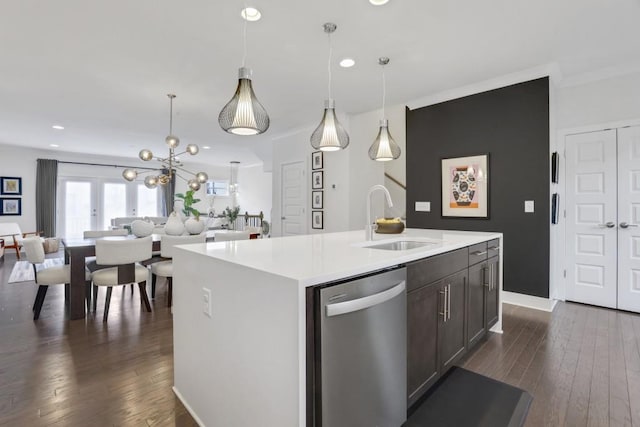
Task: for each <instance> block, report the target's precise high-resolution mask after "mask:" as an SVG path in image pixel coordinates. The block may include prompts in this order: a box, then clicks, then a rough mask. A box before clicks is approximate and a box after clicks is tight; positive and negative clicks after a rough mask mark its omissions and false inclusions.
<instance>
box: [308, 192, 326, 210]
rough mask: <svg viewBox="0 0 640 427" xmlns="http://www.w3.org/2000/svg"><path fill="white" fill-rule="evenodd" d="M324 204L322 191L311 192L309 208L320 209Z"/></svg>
mask: <svg viewBox="0 0 640 427" xmlns="http://www.w3.org/2000/svg"><path fill="white" fill-rule="evenodd" d="M323 205H324V191H322V190H320V191H312V192H311V208H313V209H322V208H323Z"/></svg>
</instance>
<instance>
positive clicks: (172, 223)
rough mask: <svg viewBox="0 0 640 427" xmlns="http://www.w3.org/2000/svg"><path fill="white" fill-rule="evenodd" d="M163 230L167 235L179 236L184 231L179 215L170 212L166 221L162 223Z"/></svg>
mask: <svg viewBox="0 0 640 427" xmlns="http://www.w3.org/2000/svg"><path fill="white" fill-rule="evenodd" d="M164 232H165V233H166V234H168V235H169V236H180V235H182V233H183V232H184V224H183V223H182V220H181V219H180V217H179V216H177V215H176V214H175V212H172V213H171V215H169V219H168V220H167V223H166V224H165V225H164Z"/></svg>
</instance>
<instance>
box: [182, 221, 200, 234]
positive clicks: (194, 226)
mask: <svg viewBox="0 0 640 427" xmlns="http://www.w3.org/2000/svg"><path fill="white" fill-rule="evenodd" d="M184 228H185V229H186V230H187V233H189V234H200V233H202V232H203V231H204V221H203V220H202V219H195V218H193V217H191V218H187V220H186V221H185V222H184Z"/></svg>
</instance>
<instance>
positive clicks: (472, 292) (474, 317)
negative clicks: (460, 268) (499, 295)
mask: <svg viewBox="0 0 640 427" xmlns="http://www.w3.org/2000/svg"><path fill="white" fill-rule="evenodd" d="M488 286H489V285H488V283H487V263H486V262H481V263H479V264H475V265H472V266H470V267H469V318H468V320H467V325H468V328H467V337H468V341H469V342H468V345H467V347H468V348H471V347H473V346H474V345H475V344H476V343H477V342H478V341H480V339H482V337H483V336H484V334H485V333H486V331H487V314H488V311H487V310H486V309H485V294H486V293H487V291H486V289H487V288H488Z"/></svg>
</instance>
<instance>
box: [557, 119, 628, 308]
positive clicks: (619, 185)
mask: <svg viewBox="0 0 640 427" xmlns="http://www.w3.org/2000/svg"><path fill="white" fill-rule="evenodd" d="M565 142H566V169H567V170H566V179H567V181H566V182H567V187H566V194H567V203H566V206H567V212H566V218H567V221H566V260H567V270H566V273H567V295H566V297H567V300H570V301H576V302H582V303H587V304H593V305H599V306H604V307H610V308H618V309H621V310H628V311H634V312H640V126H634V127H625V128H619V129H607V130H601V131H596V132H588V133H580V134H574V135H568V136H567V137H566V140H565Z"/></svg>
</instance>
